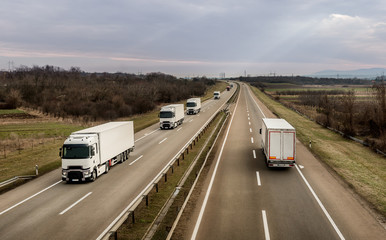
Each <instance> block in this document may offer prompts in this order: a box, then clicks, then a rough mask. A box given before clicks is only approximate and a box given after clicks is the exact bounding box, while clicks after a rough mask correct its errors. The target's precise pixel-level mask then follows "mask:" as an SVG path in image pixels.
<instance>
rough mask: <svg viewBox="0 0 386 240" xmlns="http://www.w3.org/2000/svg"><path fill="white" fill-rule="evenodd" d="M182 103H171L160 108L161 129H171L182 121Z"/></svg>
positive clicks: (183, 112)
mask: <svg viewBox="0 0 386 240" xmlns="http://www.w3.org/2000/svg"><path fill="white" fill-rule="evenodd" d="M184 115H185V111H184V104H171V105H167V106H164V107H162V108H161V111H160V113H159V121H160V122H159V124H160V128H161V129H173V128H176V127H177V126H178V125H181V124H182V123H183V122H184Z"/></svg>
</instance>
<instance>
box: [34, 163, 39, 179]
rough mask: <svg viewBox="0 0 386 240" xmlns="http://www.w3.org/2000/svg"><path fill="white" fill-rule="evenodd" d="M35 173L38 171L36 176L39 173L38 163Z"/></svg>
mask: <svg viewBox="0 0 386 240" xmlns="http://www.w3.org/2000/svg"><path fill="white" fill-rule="evenodd" d="M35 173H36V176H37V175H39V166H38V165H35Z"/></svg>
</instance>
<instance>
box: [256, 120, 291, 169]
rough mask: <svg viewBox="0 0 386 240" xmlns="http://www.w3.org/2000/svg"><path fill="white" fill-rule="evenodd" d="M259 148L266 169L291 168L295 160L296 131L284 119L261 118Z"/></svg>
mask: <svg viewBox="0 0 386 240" xmlns="http://www.w3.org/2000/svg"><path fill="white" fill-rule="evenodd" d="M260 133H261V148H262V150H263V152H264V155H265V157H266V163H267V166H268V167H293V166H294V165H295V158H296V131H295V128H294V127H293V126H291V124H289V123H288V122H287V121H286V120H284V119H277V118H263V122H262V129H260Z"/></svg>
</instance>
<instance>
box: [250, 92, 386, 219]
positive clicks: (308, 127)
mask: <svg viewBox="0 0 386 240" xmlns="http://www.w3.org/2000/svg"><path fill="white" fill-rule="evenodd" d="M252 90H253V92H254V93H255V95H256V96H257V97H258V98H259V99H260V100H261V101H262V102H263V103H264V104H265V105H266V106H267V107H268V108H269V109H270V110H271V111H272V112H274V113H275V114H276V115H278V116H279V117H280V118H284V119H286V120H287V121H288V122H289V123H291V125H293V126H294V127H295V128H296V132H297V137H298V139H299V140H300V141H301V142H302V143H303V144H304V145H306V146H307V145H308V143H309V141H310V140H311V141H312V149H311V151H312V152H313V153H314V154H315V155H316V156H317V157H318V158H319V159H320V160H322V161H323V162H325V163H326V164H327V165H329V166H330V167H331V168H332V169H333V170H334V171H336V173H337V174H338V175H340V176H341V177H342V178H343V179H344V180H345V181H346V182H347V183H348V184H349V185H350V186H351V187H352V188H353V189H354V190H355V191H356V192H357V193H358V194H359V195H361V196H362V197H363V198H364V199H366V200H367V201H368V202H369V203H370V204H372V205H373V206H374V208H375V209H376V210H377V211H378V212H380V213H381V214H382V215H383V216H384V217H386V161H385V158H384V157H381V156H380V155H378V154H376V153H374V152H373V151H371V150H370V149H369V148H367V147H364V146H362V145H360V144H358V143H355V142H353V141H351V140H348V139H345V138H343V137H342V136H340V135H339V134H336V133H334V132H332V131H330V130H328V129H326V128H324V127H322V126H320V125H319V124H317V123H315V122H313V121H310V120H308V119H306V118H304V117H302V116H300V115H299V114H297V113H295V112H294V111H292V110H289V109H288V108H286V107H284V106H283V105H281V104H280V103H278V102H276V101H274V100H272V99H271V98H269V97H268V96H266V95H265V94H264V93H262V92H261V91H259V90H258V89H257V88H254V87H252Z"/></svg>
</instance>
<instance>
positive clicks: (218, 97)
mask: <svg viewBox="0 0 386 240" xmlns="http://www.w3.org/2000/svg"><path fill="white" fill-rule="evenodd" d="M213 97H214V99H220V91H214V93H213Z"/></svg>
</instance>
